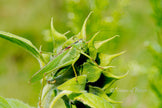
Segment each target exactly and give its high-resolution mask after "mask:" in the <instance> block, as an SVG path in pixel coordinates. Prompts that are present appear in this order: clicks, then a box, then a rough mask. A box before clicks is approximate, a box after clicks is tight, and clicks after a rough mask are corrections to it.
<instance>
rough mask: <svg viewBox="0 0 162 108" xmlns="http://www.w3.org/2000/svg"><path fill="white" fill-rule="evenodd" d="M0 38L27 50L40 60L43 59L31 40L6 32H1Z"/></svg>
mask: <svg viewBox="0 0 162 108" xmlns="http://www.w3.org/2000/svg"><path fill="white" fill-rule="evenodd" d="M0 37H1V38H4V39H6V40H9V41H10V42H12V43H15V44H17V45H19V46H21V47H23V48H25V49H26V50H27V51H29V52H30V53H31V54H33V55H34V56H35V57H36V58H37V59H38V60H39V59H40V58H41V57H40V53H39V51H38V49H37V48H36V47H35V46H34V45H33V44H32V43H31V42H30V41H29V40H27V39H25V38H22V37H19V36H17V35H14V34H11V33H8V32H4V31H0Z"/></svg>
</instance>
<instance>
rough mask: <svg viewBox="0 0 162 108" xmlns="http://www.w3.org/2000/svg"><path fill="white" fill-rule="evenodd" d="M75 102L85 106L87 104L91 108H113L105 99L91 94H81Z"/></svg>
mask: <svg viewBox="0 0 162 108" xmlns="http://www.w3.org/2000/svg"><path fill="white" fill-rule="evenodd" d="M75 100H78V101H80V102H83V104H86V105H88V106H90V107H91V108H112V105H111V104H110V103H108V102H107V101H106V100H105V99H103V98H101V97H99V96H96V95H94V94H91V93H84V94H81V95H79V96H78V97H76V98H75Z"/></svg>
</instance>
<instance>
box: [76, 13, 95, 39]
mask: <svg viewBox="0 0 162 108" xmlns="http://www.w3.org/2000/svg"><path fill="white" fill-rule="evenodd" d="M91 14H92V12H90V13H89V15H88V16H87V18H86V19H85V21H84V23H83V26H82V30H81V32H80V33H79V34H78V35H76V37H77V38H78V39H83V40H85V41H86V24H87V20H88V18H89V17H90V15H91Z"/></svg>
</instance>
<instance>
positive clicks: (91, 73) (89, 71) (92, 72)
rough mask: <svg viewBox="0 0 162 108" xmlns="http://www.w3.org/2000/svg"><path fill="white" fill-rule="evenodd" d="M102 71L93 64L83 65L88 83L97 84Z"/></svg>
mask: <svg viewBox="0 0 162 108" xmlns="http://www.w3.org/2000/svg"><path fill="white" fill-rule="evenodd" d="M101 72H102V69H100V68H98V67H97V66H95V65H93V64H92V63H89V62H87V63H84V64H83V72H82V74H83V75H86V76H87V79H88V82H95V81H97V80H98V79H99V78H100V75H101Z"/></svg>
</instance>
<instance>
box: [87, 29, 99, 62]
mask: <svg viewBox="0 0 162 108" xmlns="http://www.w3.org/2000/svg"><path fill="white" fill-rule="evenodd" d="M98 33H99V32H97V33H95V35H94V36H93V37H92V38H91V39H90V40H89V42H88V48H89V55H90V57H92V58H93V59H94V60H95V59H96V56H97V49H96V48H95V46H94V39H95V37H96V36H97V35H98Z"/></svg>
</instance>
